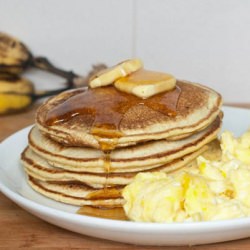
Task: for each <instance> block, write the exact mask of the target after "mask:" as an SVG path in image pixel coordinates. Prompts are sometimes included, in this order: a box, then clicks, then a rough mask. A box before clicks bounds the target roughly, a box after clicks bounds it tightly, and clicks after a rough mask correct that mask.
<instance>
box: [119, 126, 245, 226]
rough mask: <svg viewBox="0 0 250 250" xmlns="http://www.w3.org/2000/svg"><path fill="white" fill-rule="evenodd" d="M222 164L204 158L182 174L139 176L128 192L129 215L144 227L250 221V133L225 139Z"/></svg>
mask: <svg viewBox="0 0 250 250" xmlns="http://www.w3.org/2000/svg"><path fill="white" fill-rule="evenodd" d="M221 149H222V158H221V160H220V161H209V160H207V159H205V158H204V157H202V156H200V157H198V158H197V167H193V168H190V169H188V170H184V171H179V172H177V173H172V174H166V173H162V172H158V173H139V174H138V175H137V176H136V177H135V179H134V181H133V182H132V183H131V184H129V185H128V186H126V187H125V189H124V190H123V197H124V199H125V201H126V202H125V204H124V210H125V212H126V214H127V216H128V218H129V219H131V220H134V221H143V222H182V221H208V220H223V219H232V218H240V217H246V216H250V130H249V131H248V132H246V133H245V134H243V135H242V136H241V137H240V138H235V137H234V136H233V135H232V133H231V132H224V133H223V134H222V136H221Z"/></svg>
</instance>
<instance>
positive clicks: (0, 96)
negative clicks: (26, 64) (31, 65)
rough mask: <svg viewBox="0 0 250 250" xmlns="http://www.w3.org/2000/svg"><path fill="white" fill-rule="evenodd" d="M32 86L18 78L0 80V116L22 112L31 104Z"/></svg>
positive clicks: (11, 77) (8, 77) (9, 77)
mask: <svg viewBox="0 0 250 250" xmlns="http://www.w3.org/2000/svg"><path fill="white" fill-rule="evenodd" d="M33 96H34V87H33V84H32V83H31V82H30V81H29V80H27V79H25V78H21V77H18V76H13V75H10V76H5V77H4V78H1V79H0V115H4V114H9V113H14V112H18V111H21V110H24V109H25V108H27V107H29V106H30V105H31V104H32V103H33V100H34V98H33Z"/></svg>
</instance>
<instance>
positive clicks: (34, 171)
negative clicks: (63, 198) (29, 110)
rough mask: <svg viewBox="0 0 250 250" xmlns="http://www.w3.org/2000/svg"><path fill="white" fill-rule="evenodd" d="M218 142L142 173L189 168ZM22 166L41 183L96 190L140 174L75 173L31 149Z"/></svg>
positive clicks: (25, 154)
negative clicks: (80, 184) (55, 164)
mask: <svg viewBox="0 0 250 250" xmlns="http://www.w3.org/2000/svg"><path fill="white" fill-rule="evenodd" d="M216 144H218V142H217V141H215V142H211V143H209V144H208V145H205V146H203V147H202V148H200V149H199V150H197V151H195V152H193V153H190V154H188V155H185V156H183V157H182V158H179V159H176V160H174V161H171V162H169V163H167V164H164V165H162V166H160V167H155V168H151V169H148V170H141V171H140V172H156V171H161V172H166V173H168V172H172V171H176V170H177V169H180V168H183V167H184V166H187V165H188V164H189V163H190V162H191V161H193V160H194V159H195V158H196V157H197V156H199V155H200V154H202V153H203V152H204V151H211V150H212V149H213V148H216ZM21 160H22V164H23V166H24V169H25V172H26V173H27V174H28V175H29V176H32V177H33V178H35V179H38V180H40V181H50V182H51V181H53V182H64V183H68V182H69V183H70V182H81V183H85V184H87V185H88V186H91V187H95V188H102V187H105V186H113V185H127V184H129V183H130V182H131V181H132V180H133V178H134V176H135V175H136V174H137V173H138V172H124V173H109V174H108V175H107V174H106V173H89V172H74V171H68V170H64V169H60V168H55V167H53V166H51V165H50V164H49V163H48V162H47V161H46V160H45V159H43V158H42V157H40V156H38V155H37V154H36V153H34V152H33V151H32V150H31V149H30V148H26V150H25V151H24V152H23V153H22V157H21Z"/></svg>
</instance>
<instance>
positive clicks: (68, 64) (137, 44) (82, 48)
mask: <svg viewBox="0 0 250 250" xmlns="http://www.w3.org/2000/svg"><path fill="white" fill-rule="evenodd" d="M249 13H250V1H248V0H241V1H237V0H207V1H200V0H189V1H185V0H157V1H155V0H105V1H101V0H71V1H70V0H53V1H49V0H36V1H32V0H22V1H18V0H0V31H2V32H6V33H9V34H11V35H13V36H16V37H17V38H19V39H20V40H22V41H23V42H24V43H25V44H26V45H27V46H28V47H29V48H30V49H31V51H32V52H33V54H35V55H43V56H46V57H48V58H49V59H50V60H51V61H52V62H53V63H54V64H55V65H57V66H59V67H62V68H64V69H67V70H73V71H74V72H76V73H78V74H80V75H86V74H87V73H88V72H89V70H90V69H91V67H92V65H93V64H96V63H105V64H107V65H109V66H111V65H113V64H116V63H118V62H120V61H122V60H125V59H127V58H131V57H139V58H141V59H142V60H143V61H144V65H145V68H148V69H152V70H158V71H165V72H169V73H172V74H174V75H175V76H176V77H177V78H179V79H185V80H190V81H194V82H199V83H203V84H205V85H207V86H210V87H212V88H214V89H216V90H217V91H219V92H220V93H221V94H222V95H223V97H224V100H225V102H227V103H228V102H230V103H236V102H239V103H244V102H249V99H250V98H249V93H250V32H249V24H250V14H249ZM25 75H26V76H27V75H28V77H29V78H30V79H31V80H33V82H34V83H35V85H36V87H37V88H39V89H48V88H57V87H58V86H60V84H61V83H62V82H63V80H62V79H60V78H58V77H56V76H53V75H49V74H47V73H44V72H41V71H36V70H32V71H28V72H26V73H25Z"/></svg>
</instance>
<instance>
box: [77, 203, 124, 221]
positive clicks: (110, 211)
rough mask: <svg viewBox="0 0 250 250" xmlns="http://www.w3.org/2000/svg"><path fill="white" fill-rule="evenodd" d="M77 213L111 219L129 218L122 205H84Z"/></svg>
mask: <svg viewBox="0 0 250 250" xmlns="http://www.w3.org/2000/svg"><path fill="white" fill-rule="evenodd" d="M77 214H81V215H87V216H92V217H98V218H105V219H111V220H128V217H127V216H126V214H125V212H124V210H123V208H122V207H110V208H109V207H94V206H83V207H81V208H79V210H78V211H77Z"/></svg>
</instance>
